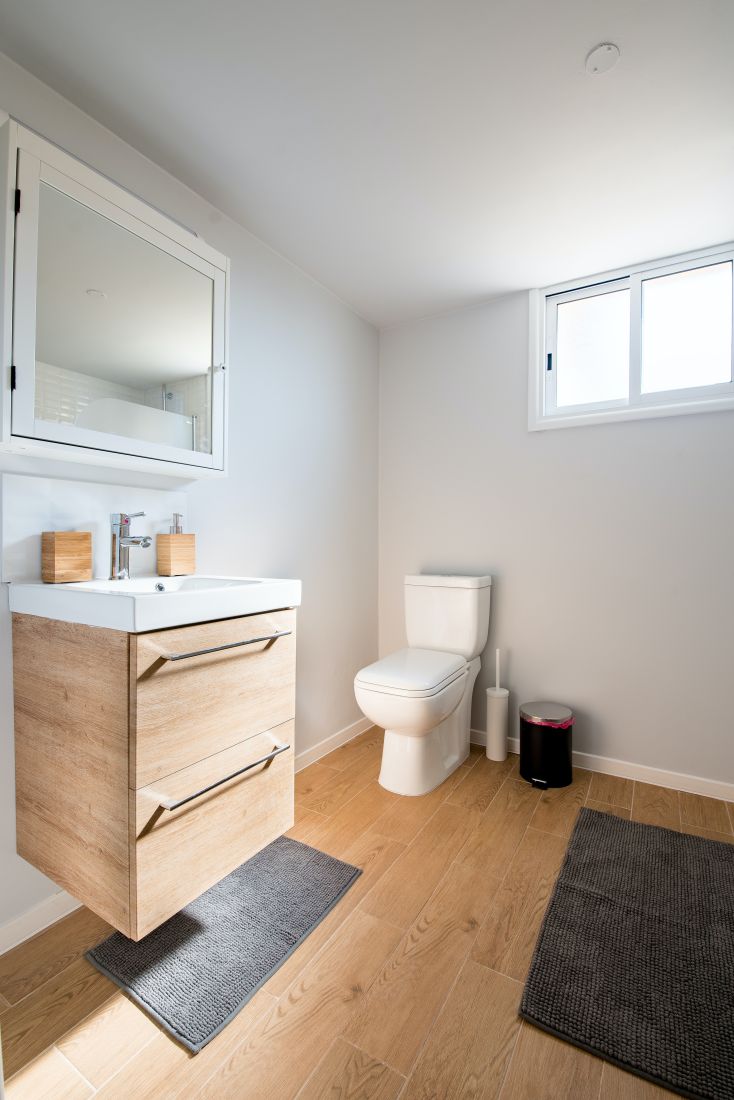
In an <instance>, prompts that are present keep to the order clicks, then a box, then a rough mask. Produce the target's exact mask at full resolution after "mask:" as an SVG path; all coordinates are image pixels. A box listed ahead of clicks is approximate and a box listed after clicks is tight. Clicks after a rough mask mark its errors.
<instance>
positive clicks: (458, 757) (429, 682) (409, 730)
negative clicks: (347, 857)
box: [354, 575, 492, 795]
mask: <svg viewBox="0 0 734 1100" xmlns="http://www.w3.org/2000/svg"><path fill="white" fill-rule="evenodd" d="M491 584H492V578H491V577H454V576H451V577H445V576H428V575H426V576H417V577H406V578H405V625H406V629H407V635H408V646H409V647H410V648H409V649H400V650H398V652H397V653H391V654H390V656H389V657H383V659H382V660H381V661H376V662H375V664H373V665H367V667H366V668H363V669H362V670H361V671H360V672H358V673H357V675H356V676H355V678H354V694H355V696H356V699H357V703H358V704H359V707H360V710H361V711H362V712H363V714H364V715H365V716H366V717H367V718H369V719H370V721H372V722H374V723H375V725H377V726H382V727H383V729H384V730H385V744H384V747H383V750H382V768H381V770H380V784H381V786H383V787H385V789H386V790H388V791H394V792H395V794H409V795H418V794H426V793H427V792H428V791H432V790H433V788H434V787H437V786H438V785H439V783H442V782H443V781H444V779H446V777H447V776H448V775H451V772H452V771H454V769H455V768H458V766H459V765H460V764H461V763H463V761H464V760H466V758H467V756H468V755H469V730H470V724H471V700H472V692H473V690H474V683H475V681H476V678H477V674H478V672H479V669H480V666H481V662H480V660H479V654H480V653H481V652H482V650H483V649H484V647H485V645H486V644H487V632H488V630H489V602H490V593H491Z"/></svg>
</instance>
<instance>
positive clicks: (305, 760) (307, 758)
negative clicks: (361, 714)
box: [296, 718, 374, 772]
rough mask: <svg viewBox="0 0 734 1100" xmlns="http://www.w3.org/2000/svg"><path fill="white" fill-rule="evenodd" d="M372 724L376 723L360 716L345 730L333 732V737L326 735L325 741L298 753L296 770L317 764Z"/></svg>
mask: <svg viewBox="0 0 734 1100" xmlns="http://www.w3.org/2000/svg"><path fill="white" fill-rule="evenodd" d="M372 725H374V723H373V722H370V720H369V718H360V719H359V720H358V721H357V722H352V724H351V726H345V727H344V729H343V730H338V731H337V732H336V733H332V735H331V737H325V738H324V740H323V741H319V743H318V744H317V745H314V746H313V747H312V748H310V749H304V750H303V752H299V753H297V755H296V771H297V772H300V771H303V769H304V768H307V767H308V765H309V764H315V763H316V761H317V760H320V759H321V757H322V756H326V754H327V753H329V752H333V751H334V749H338V748H339V746H340V745H345V744H346V743H347V741H351V740H352V739H353V738H354V737H359V735H360V733H365V732H366V730H368V729H370V727H371V726H372Z"/></svg>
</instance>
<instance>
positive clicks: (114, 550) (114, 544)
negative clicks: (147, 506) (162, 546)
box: [110, 512, 152, 581]
mask: <svg viewBox="0 0 734 1100" xmlns="http://www.w3.org/2000/svg"><path fill="white" fill-rule="evenodd" d="M144 515H145V512H112V514H111V515H110V580H111V581H122V580H127V578H128V577H129V576H130V547H131V546H140V547H142V548H143V549H147V547H149V546H150V544H151V542H152V539H151V538H150V536H149V535H131V534H130V520H131V519H134V518H135V517H136V516H144Z"/></svg>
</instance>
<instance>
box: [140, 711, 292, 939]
mask: <svg viewBox="0 0 734 1100" xmlns="http://www.w3.org/2000/svg"><path fill="white" fill-rule="evenodd" d="M293 726H294V723H293V722H285V723H283V724H282V725H279V726H276V727H275V728H274V729H273V730H270V731H268V732H267V733H260V734H257V735H256V736H254V737H250V738H248V739H247V740H246V741H243V742H242V743H240V744H238V745H234V746H233V747H231V748H229V749H226V750H224V751H223V752H219V753H217V754H216V755H215V756H210V757H208V758H207V759H206V760H202V761H200V762H199V763H197V764H192V765H191V766H190V767H188V768H184V769H183V770H182V771H179V772H176V773H175V774H173V775H169V776H167V777H166V778H165V779H161V780H159V781H158V782H156V783H155V784H153V785H151V786H148V787H142V788H140V789H138V790H131V791H130V821H131V852H130V905H131V920H130V925H131V927H130V936H131V937H132V938H133V939H136V940H139V939H142V937H143V936H145V935H146V934H147V933H148V932H150V931H152V930H153V929H154V928H156V927H157V926H158V925H159V924H162V923H163V921H165V920H167V919H168V917H170V916H172V915H173V914H174V913H177V912H178V911H179V909H181V908H182V907H183V906H184V905H187V904H188V903H189V902H190V901H193V900H194V898H197V897H198V896H199V895H200V894H202V893H203V892H204V891H205V890H207V889H208V888H209V887H210V886H213V885H214V883H215V882H218V881H219V880H220V879H221V878H224V876H225V875H227V874H229V872H230V871H232V870H234V868H235V867H238V866H239V865H240V864H241V863H243V862H244V860H246V859H248V858H249V857H250V856H251V855H254V853H255V852H257V851H259V850H260V849H261V848H263V847H264V846H265V845H266V844H268V843H270V841H271V840H274V839H275V837H277V836H280V835H281V834H282V833H284V832H285V831H286V830H287V829H289V828H290V827H291V826H292V824H293V747H292V746H293ZM283 746H286V748H283ZM238 773H239V774H238Z"/></svg>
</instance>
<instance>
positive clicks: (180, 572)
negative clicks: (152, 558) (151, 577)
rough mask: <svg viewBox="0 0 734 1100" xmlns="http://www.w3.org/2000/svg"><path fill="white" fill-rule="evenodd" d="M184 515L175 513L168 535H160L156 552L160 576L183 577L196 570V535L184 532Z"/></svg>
mask: <svg viewBox="0 0 734 1100" xmlns="http://www.w3.org/2000/svg"><path fill="white" fill-rule="evenodd" d="M182 520H183V516H182V514H181V513H180V512H174V513H173V523H172V524H171V527H170V533H169V534H168V535H158V538H157V540H156V552H157V557H158V567H157V568H158V576H159V577H181V576H185V575H186V574H188V573H195V572H196V535H185V534H184V533H183V525H182V522H181V521H182Z"/></svg>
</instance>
